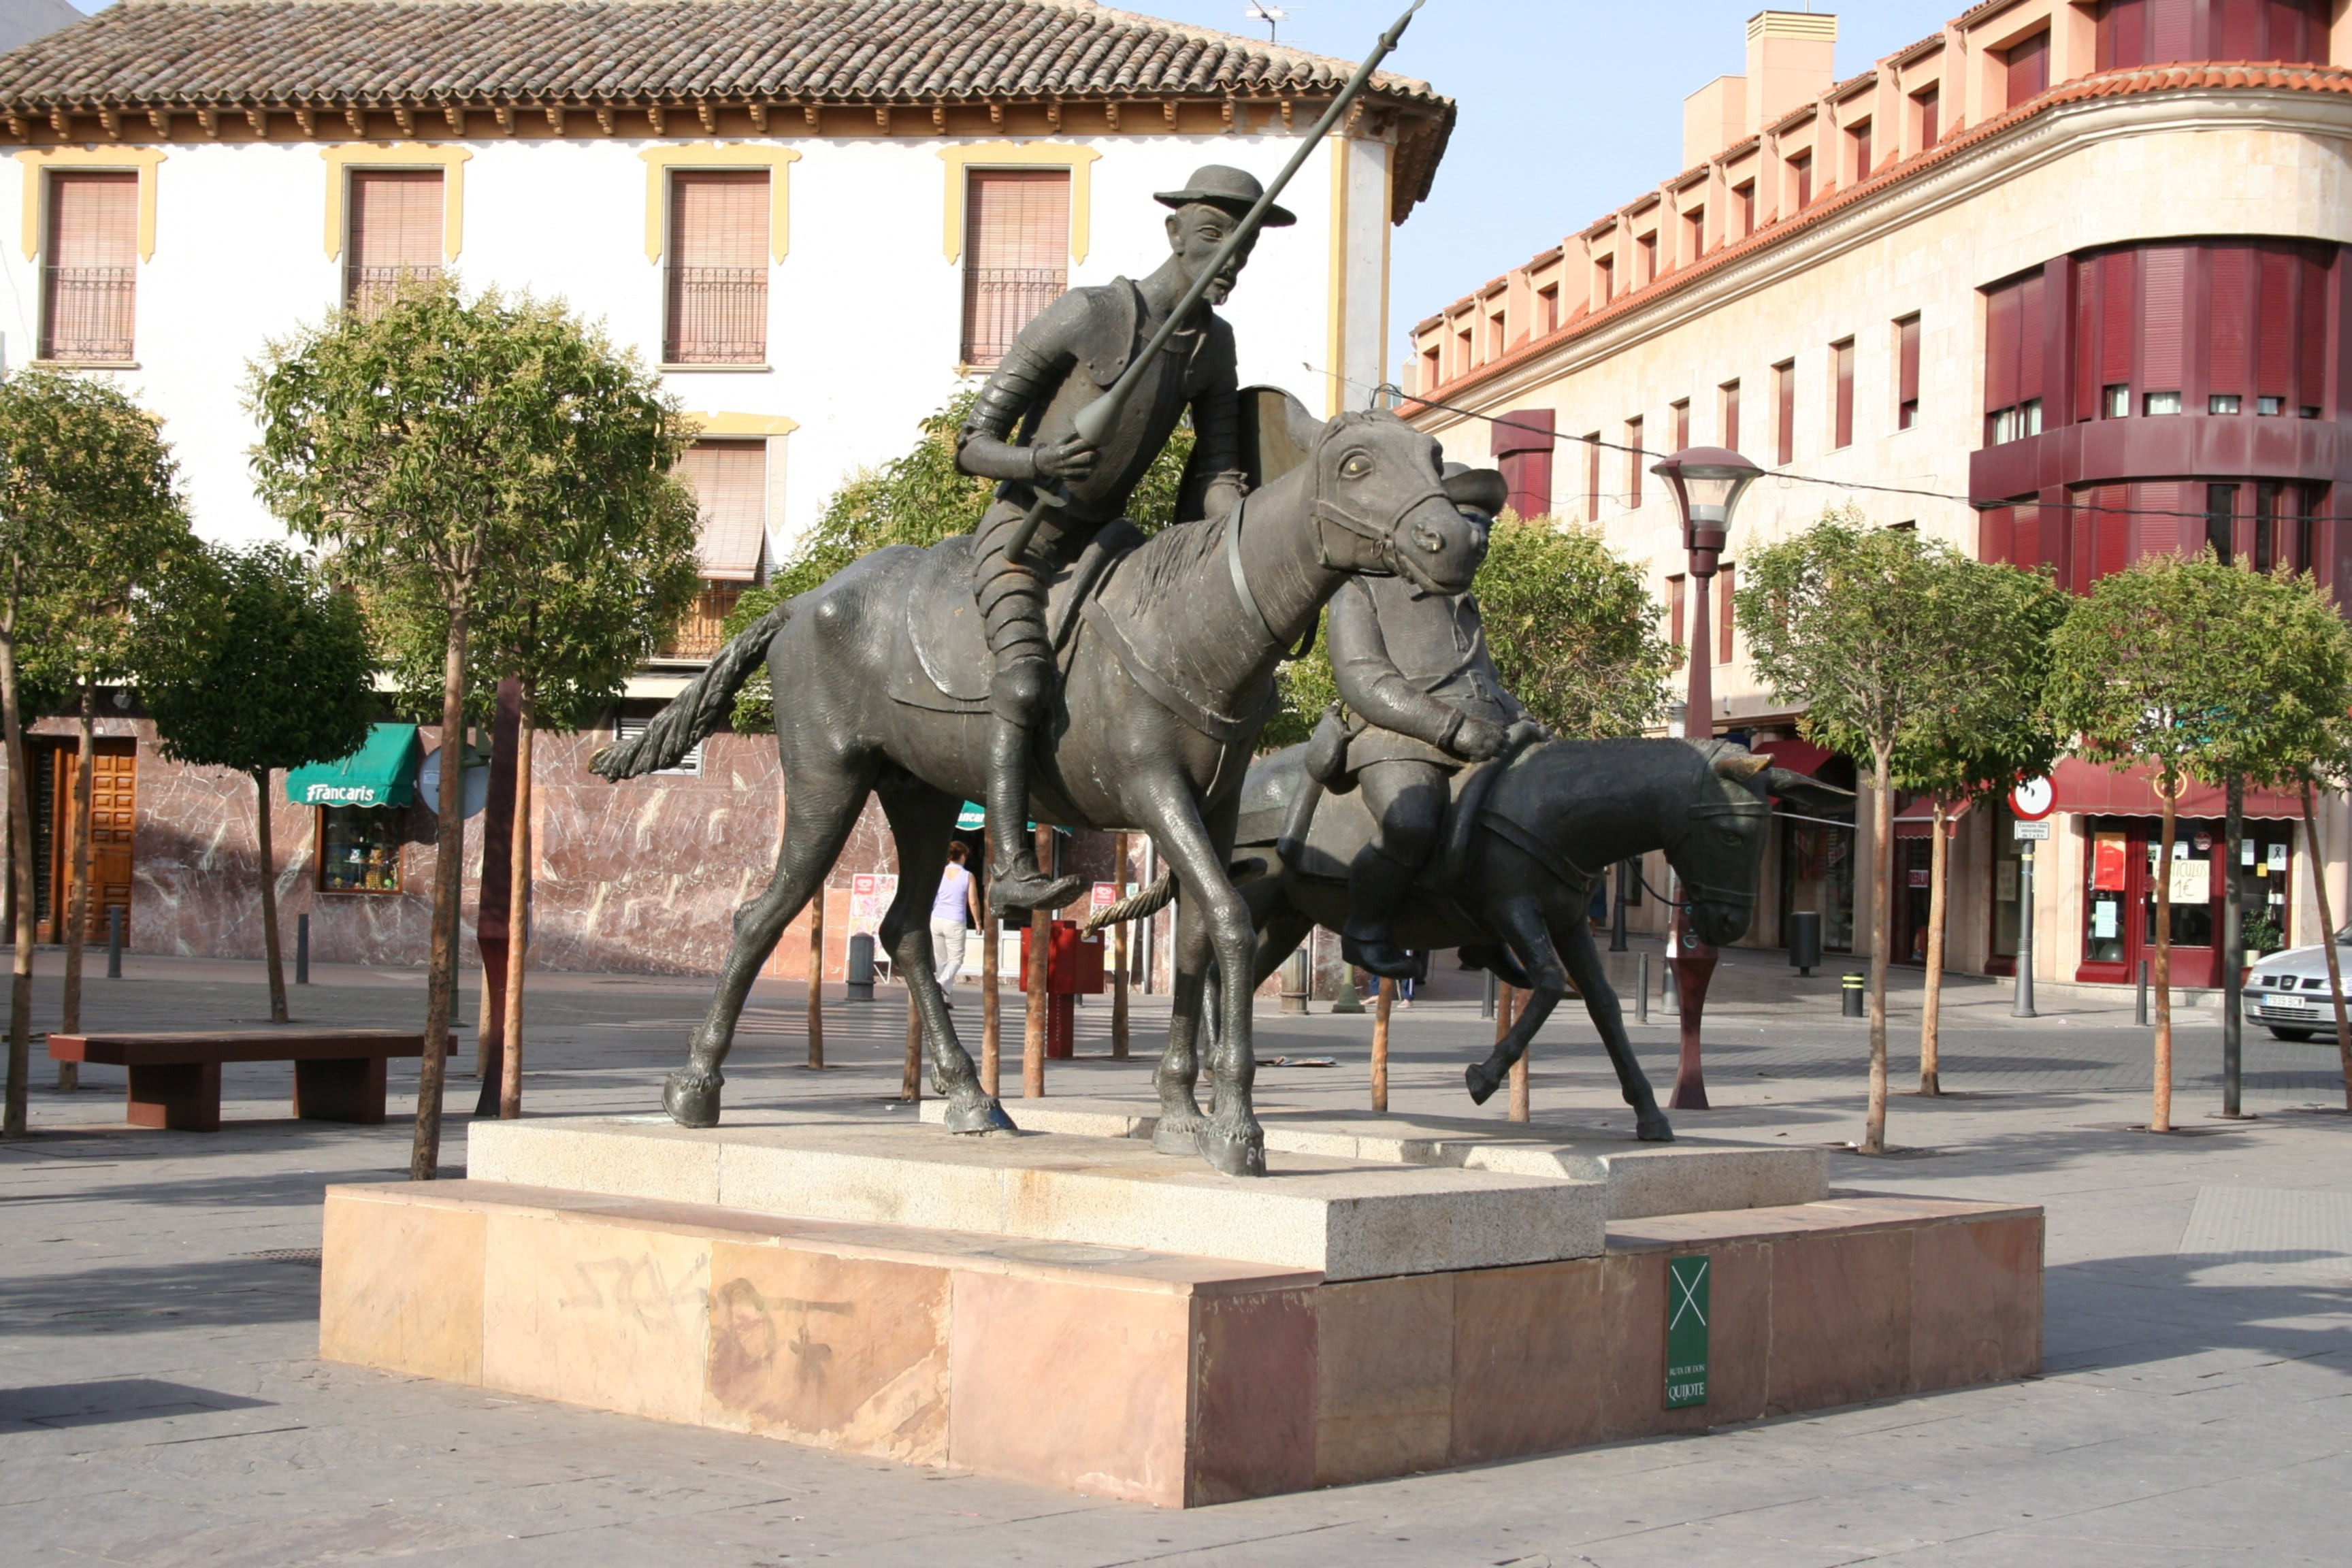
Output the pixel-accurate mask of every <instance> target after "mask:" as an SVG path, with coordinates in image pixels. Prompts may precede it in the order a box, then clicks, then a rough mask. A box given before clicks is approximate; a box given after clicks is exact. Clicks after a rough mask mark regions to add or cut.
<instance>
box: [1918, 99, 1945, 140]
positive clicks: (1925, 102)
mask: <svg viewBox="0 0 2352 1568" xmlns="http://www.w3.org/2000/svg"><path fill="white" fill-rule="evenodd" d="M1943 100H1944V94H1943V89H1941V88H1934V87H1931V88H1929V89H1927V91H1925V92H1923V93H1921V94H1920V95H1919V151H1921V152H1922V153H1924V152H1926V151H1927V149H1928V148H1930V147H1933V146H1934V145H1935V144H1936V143H1937V142H1939V141H1941V140H1943V131H1944V127H1943V111H1944V101H1943Z"/></svg>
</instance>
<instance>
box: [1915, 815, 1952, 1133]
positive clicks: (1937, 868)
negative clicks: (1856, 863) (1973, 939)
mask: <svg viewBox="0 0 2352 1568" xmlns="http://www.w3.org/2000/svg"><path fill="white" fill-rule="evenodd" d="M1946 820H1947V817H1946V807H1945V805H1944V802H1943V801H1942V800H1940V799H1939V800H1937V802H1936V818H1935V823H1934V829H1935V834H1936V841H1935V843H1934V845H1933V846H1932V847H1929V849H1928V851H1927V994H1926V996H1925V997H1924V998H1923V999H1922V1001H1921V1005H1920V1011H1919V1092H1920V1093H1921V1094H1941V1093H1943V1092H1944V1086H1943V1083H1942V1082H1941V1080H1940V1079H1938V1078H1937V1070H1936V1058H1937V1052H1938V1050H1939V1049H1940V1047H1942V1045H1943V1038H1942V1036H1943V1028H1944V919H1945V911H1944V892H1945V889H1946V888H1947V887H1948V884H1949V883H1950V880H1951V874H1952V851H1951V845H1950V843H1949V842H1948V840H1947V839H1946V838H1945V837H1944V824H1945V822H1946Z"/></svg>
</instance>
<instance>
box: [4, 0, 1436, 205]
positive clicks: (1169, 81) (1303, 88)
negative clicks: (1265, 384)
mask: <svg viewBox="0 0 2352 1568" xmlns="http://www.w3.org/2000/svg"><path fill="white" fill-rule="evenodd" d="M1353 70H1354V66H1353V65H1352V64H1351V63H1350V62H1349V61H1345V60H1337V59H1331V58H1325V57H1323V56H1319V55H1310V54H1306V53H1304V52H1302V51H1300V50H1297V49H1290V48H1285V47H1279V46H1274V45H1268V44H1265V43H1261V42H1258V41H1256V40H1254V39H1250V38H1244V37H1234V36H1232V35H1228V34H1224V33H1217V32H1213V31H1210V30H1209V29H1206V28H1202V27H1194V26H1185V25H1183V24H1180V23H1175V22H1167V21H1161V20H1160V19H1158V18H1155V17H1150V16H1137V15H1135V14H1133V13H1130V12H1126V11H1116V10H1112V9H1110V8H1108V7H1107V6H1104V5H1097V4H1095V3H1094V0H571V3H566V0H390V3H385V0H228V3H217V0H215V3H211V4H203V3H194V4H190V3H182V0H122V3H121V4H117V5H112V6H110V7H109V8H108V9H106V10H104V11H101V12H100V13H98V14H97V15H95V16H91V17H90V18H89V20H87V21H85V22H81V23H79V24H78V25H76V26H71V27H68V28H67V29H65V30H64V31H62V32H59V33H55V34H52V35H50V36H49V37H45V38H40V39H37V40H36V41H34V42H32V43H30V44H27V45H26V46H25V47H22V48H19V49H16V50H15V51H13V52H12V53H9V54H7V55H5V56H0V105H5V108H6V109H7V110H9V111H10V112H11V113H13V114H16V115H17V116H20V117H23V118H25V119H27V120H33V121H37V120H39V119H41V118H43V117H47V116H50V115H52V114H54V113H57V112H58V111H60V110H62V111H65V112H68V113H70V112H74V111H80V112H83V113H92V112H98V111H100V110H150V109H165V110H190V111H197V110H205V109H213V110H244V109H247V108H253V107H259V108H264V109H269V108H300V107H311V108H337V109H340V108H345V107H348V106H352V105H359V106H362V107H368V108H392V107H394V106H404V105H405V106H415V107H431V108H436V109H439V108H489V107H493V106H496V105H499V104H502V103H507V104H547V103H558V104H570V105H579V106H592V107H593V106H596V105H615V106H627V105H632V104H646V103H663V104H679V103H682V104H689V105H692V104H702V103H712V102H723V103H744V102H752V101H758V102H781V103H792V104H796V105H807V104H824V105H833V104H864V105H875V106H887V105H894V104H923V105H932V104H940V103H946V104H956V103H961V102H972V103H979V102H985V101H988V100H999V101H1002V100H1052V99H1060V100H1070V101H1078V102H1084V101H1088V100H1094V101H1101V100H1116V101H1129V100H1145V101H1151V100H1163V101H1164V100H1171V99H1191V100H1198V99H1204V98H1205V99H1210V100H1227V99H1237V100H1260V101H1265V100H1278V99H1289V98H1294V97H1296V98H1303V99H1309V100H1311V99H1315V98H1318V97H1328V95H1329V94H1331V93H1333V92H1335V91H1337V90H1338V89H1339V87H1340V85H1341V84H1342V83H1344V82H1345V81H1346V80H1347V79H1348V77H1349V75H1350V74H1351V73H1352V72H1353ZM1373 102H1374V104H1375V106H1377V107H1383V108H1387V109H1389V110H1394V111H1399V112H1400V113H1401V114H1402V116H1403V117H1404V124H1403V127H1402V130H1403V132H1404V135H1403V140H1404V141H1405V142H1407V143H1409V145H1408V147H1407V148H1406V149H1405V152H1404V155H1403V157H1402V160H1401V167H1400V169H1399V174H1400V176H1401V178H1400V181H1399V186H1400V189H1399V196H1400V198H1401V199H1400V202H1399V204H1398V205H1399V211H1398V213H1397V216H1400V217H1402V215H1403V210H1404V209H1405V208H1408V207H1410V205H1412V201H1414V200H1417V199H1419V197H1421V196H1422V195H1425V194H1426V192H1427V188H1428V181H1429V177H1430V176H1431V175H1433V174H1434V173H1435V170H1436V164H1437V161H1438V159H1439V158H1440V157H1442V156H1443V155H1444V146H1445V142H1446V139H1447V137H1448V135H1449V134H1450V132H1451V131H1452V128H1453V123H1454V102H1453V100H1451V99H1448V98H1445V97H1444V96H1442V95H1440V94H1439V93H1437V92H1435V91H1434V90H1433V89H1431V88H1430V87H1429V85H1428V84H1427V83H1425V82H1421V81H1416V80H1413V79H1410V78H1406V77H1401V76H1394V75H1391V74H1388V73H1386V72H1383V73H1381V75H1380V76H1379V77H1377V78H1375V79H1374V83H1373Z"/></svg>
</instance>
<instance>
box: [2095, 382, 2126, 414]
mask: <svg viewBox="0 0 2352 1568" xmlns="http://www.w3.org/2000/svg"><path fill="white" fill-rule="evenodd" d="M2101 398H2102V402H2101V410H2100V411H2101V413H2102V414H2103V415H2104V416H2105V417H2107V418H2109V419H2128V418H2130V417H2131V384H2130V383H2128V382H2122V381H2119V382H2116V384H2113V385H2112V386H2108V387H2106V388H2105V389H2103V391H2102V393H2101Z"/></svg>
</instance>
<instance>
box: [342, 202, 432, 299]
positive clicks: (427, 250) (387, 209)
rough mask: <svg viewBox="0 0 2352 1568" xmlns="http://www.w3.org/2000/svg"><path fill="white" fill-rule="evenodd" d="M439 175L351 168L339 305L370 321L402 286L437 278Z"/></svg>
mask: <svg viewBox="0 0 2352 1568" xmlns="http://www.w3.org/2000/svg"><path fill="white" fill-rule="evenodd" d="M441 177H442V176H441V171H440V170H438V169H354V170H352V175H351V180H352V184H351V197H350V202H349V205H348V209H347V210H348V213H349V216H348V217H347V219H346V220H345V221H346V222H348V223H349V224H350V226H351V237H350V243H348V244H346V245H345V246H344V247H343V302H344V303H345V304H346V305H348V306H350V307H351V308H352V310H357V311H358V312H359V313H360V314H361V315H362V316H373V315H374V314H375V313H376V312H377V311H379V310H383V308H384V306H385V305H386V304H387V303H389V302H390V301H391V300H392V297H393V296H394V294H396V293H398V292H399V291H400V287H401V285H402V284H403V283H404V282H408V281H411V280H414V279H430V278H438V277H439V276H441V261H442V256H443V252H442V249H441V216H442V211H443V208H442V201H441Z"/></svg>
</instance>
